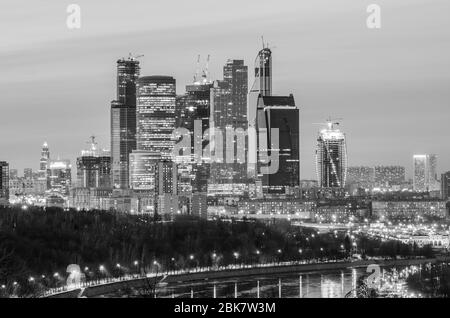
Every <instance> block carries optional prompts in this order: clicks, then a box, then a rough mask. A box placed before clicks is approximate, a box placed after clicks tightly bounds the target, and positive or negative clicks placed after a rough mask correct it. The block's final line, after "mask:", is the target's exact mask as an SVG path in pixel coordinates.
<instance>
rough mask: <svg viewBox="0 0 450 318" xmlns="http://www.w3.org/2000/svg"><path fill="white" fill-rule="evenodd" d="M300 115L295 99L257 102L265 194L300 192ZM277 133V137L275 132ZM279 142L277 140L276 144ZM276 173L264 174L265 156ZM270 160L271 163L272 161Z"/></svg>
mask: <svg viewBox="0 0 450 318" xmlns="http://www.w3.org/2000/svg"><path fill="white" fill-rule="evenodd" d="M299 116H300V111H299V108H298V107H297V106H296V105H295V101H294V96H293V95H292V94H291V95H289V96H273V95H272V96H263V95H261V96H260V97H259V100H258V127H259V130H260V131H261V132H260V133H259V134H258V139H259V142H258V148H259V157H260V163H259V164H258V166H259V167H260V169H258V170H259V172H258V177H259V179H260V180H262V187H263V191H264V193H268V194H290V195H293V194H294V190H295V189H296V188H297V189H299V188H300V131H299V129H300V117H299ZM276 130H278V134H276V133H275V131H276ZM276 139H278V140H276ZM263 153H265V156H267V159H268V160H270V162H267V164H268V165H270V166H271V167H274V169H275V170H274V171H272V172H268V173H265V172H263V171H262V167H263V163H262V161H267V160H263V157H262V154H263ZM269 158H270V159H269Z"/></svg>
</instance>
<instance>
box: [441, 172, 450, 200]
mask: <svg viewBox="0 0 450 318" xmlns="http://www.w3.org/2000/svg"><path fill="white" fill-rule="evenodd" d="M441 197H442V200H446V201H450V171H449V172H446V173H443V174H442V175H441Z"/></svg>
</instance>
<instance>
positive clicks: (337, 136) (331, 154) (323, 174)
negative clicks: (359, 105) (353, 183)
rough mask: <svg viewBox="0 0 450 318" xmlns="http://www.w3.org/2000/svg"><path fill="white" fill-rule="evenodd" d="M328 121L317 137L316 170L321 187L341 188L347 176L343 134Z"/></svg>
mask: <svg viewBox="0 0 450 318" xmlns="http://www.w3.org/2000/svg"><path fill="white" fill-rule="evenodd" d="M334 125H335V123H333V122H331V121H329V122H328V123H327V128H326V129H323V130H321V131H320V133H319V136H318V138H317V148H316V170H317V180H318V182H319V186H320V187H321V188H343V187H345V183H346V178H347V145H346V140H345V134H344V133H342V132H341V131H340V130H339V129H337V128H335V127H334Z"/></svg>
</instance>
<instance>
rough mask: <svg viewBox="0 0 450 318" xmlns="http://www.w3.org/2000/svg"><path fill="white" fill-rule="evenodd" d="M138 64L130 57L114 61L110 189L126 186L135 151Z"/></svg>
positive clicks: (124, 187)
mask: <svg viewBox="0 0 450 318" xmlns="http://www.w3.org/2000/svg"><path fill="white" fill-rule="evenodd" d="M139 73H140V67H139V61H137V60H136V59H134V58H133V57H129V58H127V59H125V58H122V59H119V60H118V61H117V99H116V100H114V101H112V102H111V159H112V185H113V187H115V188H120V189H127V188H128V186H129V176H128V173H129V154H130V153H131V152H132V151H133V150H134V149H136V81H137V79H138V77H139Z"/></svg>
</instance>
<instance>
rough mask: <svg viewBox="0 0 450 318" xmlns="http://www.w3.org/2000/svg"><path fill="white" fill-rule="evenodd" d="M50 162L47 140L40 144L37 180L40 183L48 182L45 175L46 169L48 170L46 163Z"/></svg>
mask: <svg viewBox="0 0 450 318" xmlns="http://www.w3.org/2000/svg"><path fill="white" fill-rule="evenodd" d="M49 163H50V149H49V146H48V143H47V142H44V144H43V145H42V150H41V159H40V161H39V172H38V180H40V181H41V183H44V182H45V183H46V184H48V181H47V179H48V177H47V171H48V165H49Z"/></svg>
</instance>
